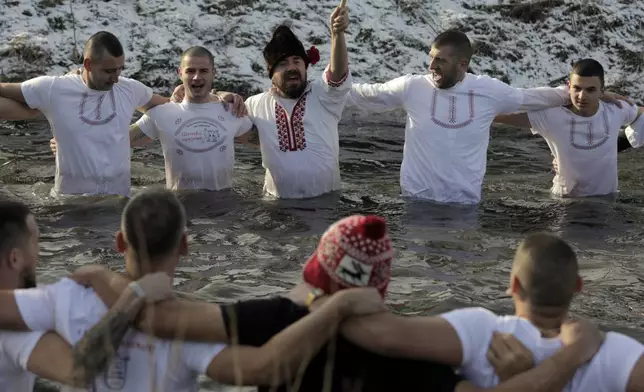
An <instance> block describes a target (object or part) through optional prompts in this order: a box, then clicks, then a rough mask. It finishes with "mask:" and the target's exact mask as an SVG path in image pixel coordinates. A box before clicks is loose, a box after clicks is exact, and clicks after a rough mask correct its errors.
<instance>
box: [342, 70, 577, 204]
mask: <svg viewBox="0 0 644 392" xmlns="http://www.w3.org/2000/svg"><path fill="white" fill-rule="evenodd" d="M568 102H569V97H568V93H567V90H566V89H565V88H556V89H554V88H533V89H520V88H514V87H511V86H509V85H507V84H506V83H503V82H501V81H500V80H498V79H493V78H490V77H488V76H477V75H472V74H467V75H466V76H465V78H464V79H463V80H462V81H461V82H459V83H457V84H456V85H455V86H454V87H452V88H449V89H439V88H437V87H435V85H434V81H433V79H432V78H431V76H429V75H406V76H402V77H399V78H397V79H394V80H391V81H389V82H387V83H382V84H354V85H353V86H352V89H351V93H350V94H349V98H348V101H347V105H356V106H358V107H360V108H363V109H367V110H374V111H375V110H392V109H397V108H402V109H404V110H405V111H406V112H407V124H406V127H405V146H404V152H403V161H402V166H401V168H400V187H401V188H402V195H403V196H405V197H413V198H420V199H426V200H432V201H435V202H440V203H460V204H476V203H478V202H479V201H480V200H481V184H482V183H483V177H484V175H485V170H486V166H487V147H488V144H489V141H490V126H491V125H492V122H493V121H494V118H495V117H496V116H497V115H499V114H502V113H514V112H517V111H526V110H539V109H545V108H549V107H554V106H560V105H564V104H567V103H568Z"/></svg>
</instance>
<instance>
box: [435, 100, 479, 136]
mask: <svg viewBox="0 0 644 392" xmlns="http://www.w3.org/2000/svg"><path fill="white" fill-rule="evenodd" d="M467 97H468V102H469V107H470V117H469V118H468V119H467V120H466V121H464V122H462V123H459V124H456V97H455V96H452V97H450V100H449V108H448V118H449V122H450V124H448V123H445V122H442V121H441V120H439V119H438V118H436V101H437V100H438V91H437V90H434V96H433V97H432V122H433V123H434V124H436V125H438V126H440V127H443V128H448V129H459V128H464V127H466V126H468V125H470V124H471V123H472V121H474V90H470V91H469V92H468V94H467Z"/></svg>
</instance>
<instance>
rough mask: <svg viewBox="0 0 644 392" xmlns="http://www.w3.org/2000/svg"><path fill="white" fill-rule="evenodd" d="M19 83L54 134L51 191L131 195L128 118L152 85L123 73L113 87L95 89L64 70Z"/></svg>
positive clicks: (142, 103)
mask: <svg viewBox="0 0 644 392" xmlns="http://www.w3.org/2000/svg"><path fill="white" fill-rule="evenodd" d="M21 89H22V94H23V95H24V97H25V101H26V103H27V105H29V107H30V108H32V109H38V110H40V111H41V112H42V113H43V114H44V115H45V117H47V120H48V121H49V124H50V126H51V130H52V133H53V135H54V138H55V139H56V179H55V182H54V188H53V189H52V194H53V195H59V194H76V195H77V194H112V195H121V196H129V194H130V135H129V126H130V121H131V119H132V115H133V114H134V111H135V110H136V108H138V107H142V106H145V105H146V104H147V103H148V102H150V99H152V89H151V88H149V87H147V86H145V85H143V84H142V83H141V82H139V81H136V80H134V79H129V78H123V77H121V78H119V81H118V83H116V84H114V86H113V87H112V89H110V90H107V91H99V90H92V89H90V88H89V87H87V86H86V85H85V82H83V79H82V77H81V75H65V76H40V77H38V78H34V79H30V80H28V81H26V82H23V83H22V84H21Z"/></svg>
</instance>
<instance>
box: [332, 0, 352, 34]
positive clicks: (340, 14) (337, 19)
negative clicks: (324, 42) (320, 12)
mask: <svg viewBox="0 0 644 392" xmlns="http://www.w3.org/2000/svg"><path fill="white" fill-rule="evenodd" d="M330 26H331V31H332V32H333V34H339V33H344V32H345V31H346V30H347V28H348V27H349V11H348V10H347V0H342V1H341V2H340V5H339V6H338V7H336V8H335V9H334V10H333V13H331V18H330Z"/></svg>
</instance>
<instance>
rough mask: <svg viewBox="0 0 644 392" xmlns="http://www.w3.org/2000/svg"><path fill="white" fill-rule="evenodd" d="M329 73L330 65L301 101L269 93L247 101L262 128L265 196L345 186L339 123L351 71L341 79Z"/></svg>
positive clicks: (308, 193)
mask: <svg viewBox="0 0 644 392" xmlns="http://www.w3.org/2000/svg"><path fill="white" fill-rule="evenodd" d="M330 77H331V74H330V72H329V71H328V67H327V69H326V70H325V71H324V72H323V73H322V77H321V78H320V79H319V80H316V81H313V82H310V83H309V85H308V87H307V89H306V91H305V93H304V94H303V95H302V96H301V97H300V98H299V99H288V98H283V97H281V96H279V95H278V94H277V93H275V92H273V91H269V92H265V93H262V94H258V95H254V96H252V97H249V98H248V99H247V100H246V107H247V109H248V115H249V117H250V118H251V119H252V120H253V123H254V124H255V126H256V127H257V130H258V132H259V140H260V144H261V147H260V148H261V152H262V165H263V167H264V168H265V169H266V174H265V177H264V192H265V193H266V194H268V195H271V196H274V197H278V198H285V199H301V198H308V197H315V196H319V195H322V194H324V193H328V192H332V191H335V190H339V189H340V185H341V184H340V166H339V159H340V158H339V157H340V144H339V140H338V123H339V122H340V118H341V117H342V111H343V110H344V104H345V102H346V96H347V94H348V93H349V90H350V89H351V74H350V73H349V74H347V75H346V76H345V78H344V79H342V80H340V81H338V82H334V81H332V80H330Z"/></svg>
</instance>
